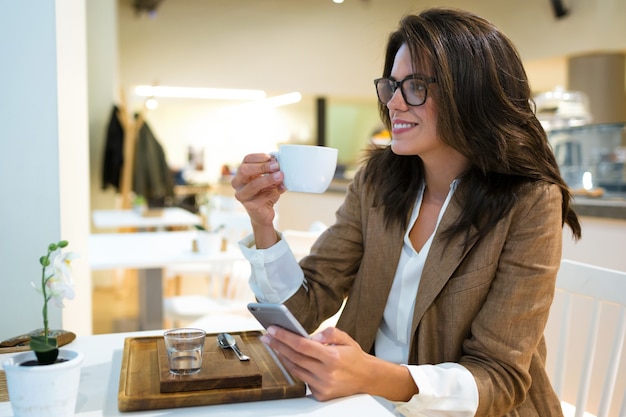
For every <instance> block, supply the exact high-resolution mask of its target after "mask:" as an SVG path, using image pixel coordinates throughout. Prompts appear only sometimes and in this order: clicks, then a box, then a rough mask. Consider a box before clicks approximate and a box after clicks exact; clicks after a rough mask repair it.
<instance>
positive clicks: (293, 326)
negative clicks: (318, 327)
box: [248, 303, 309, 338]
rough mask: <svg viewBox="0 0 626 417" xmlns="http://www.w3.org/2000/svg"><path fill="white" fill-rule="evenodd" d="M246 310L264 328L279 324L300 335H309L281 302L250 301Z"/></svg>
mask: <svg viewBox="0 0 626 417" xmlns="http://www.w3.org/2000/svg"><path fill="white" fill-rule="evenodd" d="M248 310H250V312H251V313H252V315H253V316H254V317H255V318H256V319H257V320H258V321H259V323H261V324H262V325H263V327H265V328H266V329H267V328H268V327H270V326H279V327H282V328H283V329H286V330H289V331H290V332H292V333H295V334H299V335H300V336H303V337H306V338H308V337H309V334H308V333H307V331H306V330H304V327H302V325H301V324H300V322H299V321H298V320H297V319H296V318H295V317H294V316H293V314H291V311H289V309H288V308H287V307H285V306H284V305H283V304H268V303H250V304H248Z"/></svg>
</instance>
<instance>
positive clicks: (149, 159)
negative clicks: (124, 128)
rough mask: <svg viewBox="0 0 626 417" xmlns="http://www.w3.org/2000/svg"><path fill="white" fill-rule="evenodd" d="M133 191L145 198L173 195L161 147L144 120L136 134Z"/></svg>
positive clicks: (168, 169) (151, 198) (159, 198)
mask: <svg viewBox="0 0 626 417" xmlns="http://www.w3.org/2000/svg"><path fill="white" fill-rule="evenodd" d="M133 171H134V172H133V191H134V192H135V194H136V195H141V196H143V197H145V198H146V199H147V200H163V199H165V198H168V197H173V196H174V178H173V175H172V172H171V171H170V168H169V166H168V165H167V160H166V157H165V152H164V151H163V147H162V146H161V145H160V144H159V142H158V141H157V139H156V137H155V136H154V134H153V133H152V130H151V129H150V127H148V125H147V124H146V123H145V122H144V123H143V124H142V125H141V128H140V129H139V133H138V134H137V141H136V145H135V165H134V169H133Z"/></svg>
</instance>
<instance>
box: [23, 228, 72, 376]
mask: <svg viewBox="0 0 626 417" xmlns="http://www.w3.org/2000/svg"><path fill="white" fill-rule="evenodd" d="M67 245H68V242H67V241H66V240H61V241H59V242H57V243H51V244H50V245H48V252H47V253H46V255H45V256H42V257H41V258H39V263H40V264H41V282H40V283H39V284H35V283H34V282H31V285H32V286H33V287H34V288H35V290H36V291H37V292H39V293H41V294H42V295H43V300H44V302H43V309H42V315H43V332H42V334H41V335H38V336H31V338H30V348H31V349H32V350H33V351H34V352H35V354H36V355H37V359H38V361H39V364H40V365H47V364H50V363H54V362H55V361H56V359H57V356H58V354H59V350H58V345H57V339H56V337H52V336H50V329H49V327H48V302H49V301H53V303H54V304H55V305H56V306H57V307H59V308H63V307H64V305H63V299H65V298H67V299H69V300H71V299H73V298H74V281H73V280H72V275H71V271H70V262H71V261H72V259H75V258H76V254H75V253H73V252H67V253H63V249H64V248H65V247H67Z"/></svg>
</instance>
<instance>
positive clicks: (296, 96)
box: [220, 91, 302, 113]
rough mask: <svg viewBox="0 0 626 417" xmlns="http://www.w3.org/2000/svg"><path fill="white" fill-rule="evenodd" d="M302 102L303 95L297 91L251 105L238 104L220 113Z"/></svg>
mask: <svg viewBox="0 0 626 417" xmlns="http://www.w3.org/2000/svg"><path fill="white" fill-rule="evenodd" d="M301 100H302V94H300V93H298V92H297V91H295V92H293V93H287V94H281V95H280V96H274V97H268V98H266V99H263V100H258V101H252V102H249V103H243V104H236V105H234V106H227V107H222V108H221V109H220V112H222V113H231V112H235V111H241V110H245V109H252V108H259V107H263V108H270V107H280V106H286V105H288V104H294V103H298V102H300V101H301Z"/></svg>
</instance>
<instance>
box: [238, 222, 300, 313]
mask: <svg viewBox="0 0 626 417" xmlns="http://www.w3.org/2000/svg"><path fill="white" fill-rule="evenodd" d="M278 236H279V237H280V240H279V241H278V242H276V244H275V245H273V246H271V247H269V248H267V249H257V248H256V246H255V244H254V235H252V234H251V235H248V236H246V237H245V238H243V239H242V240H240V241H239V242H238V243H239V248H240V249H241V253H242V254H243V256H244V257H245V258H246V259H247V260H248V261H249V262H250V265H251V266H252V268H251V269H252V274H251V276H250V288H251V289H252V292H254V295H255V296H256V298H257V299H258V300H259V301H260V302H263V303H283V302H284V301H286V300H287V299H289V297H291V296H292V295H293V294H295V293H296V291H298V289H299V288H300V286H302V283H303V282H304V273H303V272H302V269H301V268H300V265H298V261H296V258H295V257H294V255H293V253H292V251H291V249H290V248H289V245H288V244H287V241H286V240H285V239H283V237H282V233H280V232H279V233H278Z"/></svg>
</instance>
